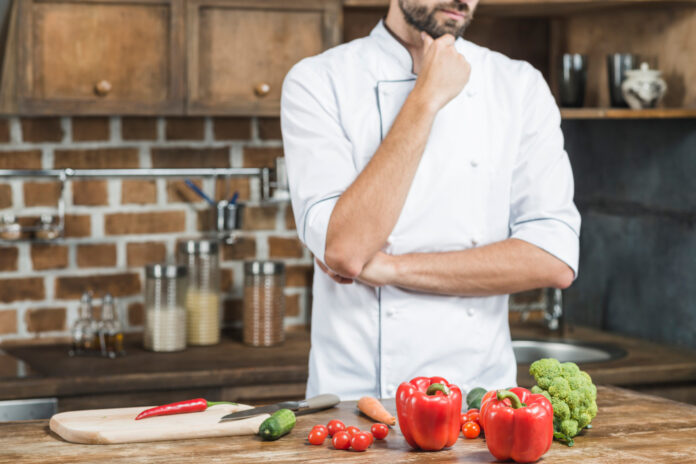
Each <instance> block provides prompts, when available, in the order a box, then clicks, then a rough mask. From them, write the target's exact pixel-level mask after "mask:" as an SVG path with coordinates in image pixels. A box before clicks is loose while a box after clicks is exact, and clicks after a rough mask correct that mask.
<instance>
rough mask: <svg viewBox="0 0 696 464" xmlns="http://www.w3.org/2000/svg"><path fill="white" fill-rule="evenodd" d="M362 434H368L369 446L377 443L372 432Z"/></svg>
mask: <svg viewBox="0 0 696 464" xmlns="http://www.w3.org/2000/svg"><path fill="white" fill-rule="evenodd" d="M361 433H366V434H367V436H368V437H369V438H370V445H369V446H372V444H373V443H374V442H375V436H374V435H372V433H371V432H361Z"/></svg>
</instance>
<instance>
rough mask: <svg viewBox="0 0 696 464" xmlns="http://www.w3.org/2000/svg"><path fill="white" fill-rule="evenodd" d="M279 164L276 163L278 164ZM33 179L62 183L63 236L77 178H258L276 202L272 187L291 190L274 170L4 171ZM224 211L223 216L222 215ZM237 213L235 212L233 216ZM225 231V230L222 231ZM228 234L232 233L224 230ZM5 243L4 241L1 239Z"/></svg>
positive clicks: (221, 208)
mask: <svg viewBox="0 0 696 464" xmlns="http://www.w3.org/2000/svg"><path fill="white" fill-rule="evenodd" d="M277 163H278V161H277V160H276V164H277ZM30 177H44V178H55V179H56V180H58V181H60V183H61V186H60V196H59V198H58V204H57V209H58V214H57V219H58V224H57V225H56V226H57V229H58V231H59V234H60V235H61V236H62V235H63V231H64V230H65V199H64V192H65V183H66V182H67V181H68V180H69V179H74V178H114V177H116V178H123V177H126V178H127V177H137V178H159V177H168V178H177V177H178V178H186V177H212V178H214V179H216V178H219V177H221V178H230V177H258V178H259V180H260V183H261V198H262V200H263V201H274V200H272V199H271V188H272V187H273V188H276V189H278V188H281V189H282V188H287V186H286V183H281V185H279V184H278V182H277V181H276V182H272V181H271V169H270V168H192V169H179V168H176V169H175V168H164V169H149V168H138V169H70V168H66V169H0V178H30ZM226 207H227V201H225V200H223V201H222V202H220V203H218V205H217V209H218V211H217V214H218V216H219V215H220V214H223V217H222V219H223V220H225V219H226V216H225V208H226ZM221 212H222V213H221ZM232 214H233V213H232ZM218 223H219V225H218V227H224V226H223V225H222V223H220V218H219V217H218ZM36 229H37V226H25V227H22V229H21V230H22V232H23V233H24V232H33V231H35V230H36ZM218 232H223V231H220V230H219V231H218ZM224 232H229V231H227V230H224ZM0 241H2V240H0Z"/></svg>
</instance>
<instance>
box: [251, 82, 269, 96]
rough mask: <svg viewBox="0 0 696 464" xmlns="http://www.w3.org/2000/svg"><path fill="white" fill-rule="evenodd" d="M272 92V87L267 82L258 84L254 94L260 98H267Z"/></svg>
mask: <svg viewBox="0 0 696 464" xmlns="http://www.w3.org/2000/svg"><path fill="white" fill-rule="evenodd" d="M270 91H271V86H270V85H269V84H267V83H266V82H261V83H260V84H256V87H254V93H255V94H256V95H257V96H259V97H265V96H266V95H268V93H269V92H270Z"/></svg>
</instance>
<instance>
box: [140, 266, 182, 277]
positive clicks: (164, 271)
mask: <svg viewBox="0 0 696 464" xmlns="http://www.w3.org/2000/svg"><path fill="white" fill-rule="evenodd" d="M187 273H188V272H187V271H186V266H177V265H176V264H148V265H147V266H145V275H146V276H148V277H154V278H155V279H161V278H162V277H166V278H168V279H173V278H176V277H185V276H186V274H187Z"/></svg>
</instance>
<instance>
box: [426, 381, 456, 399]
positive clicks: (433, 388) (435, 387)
mask: <svg viewBox="0 0 696 464" xmlns="http://www.w3.org/2000/svg"><path fill="white" fill-rule="evenodd" d="M437 392H442V393H443V394H444V395H449V394H450V389H449V388H448V387H447V385H445V384H444V383H433V384H431V385H430V386H429V387H428V389H427V390H426V391H425V394H426V395H429V396H432V395H434V394H435V393H437Z"/></svg>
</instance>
